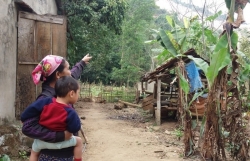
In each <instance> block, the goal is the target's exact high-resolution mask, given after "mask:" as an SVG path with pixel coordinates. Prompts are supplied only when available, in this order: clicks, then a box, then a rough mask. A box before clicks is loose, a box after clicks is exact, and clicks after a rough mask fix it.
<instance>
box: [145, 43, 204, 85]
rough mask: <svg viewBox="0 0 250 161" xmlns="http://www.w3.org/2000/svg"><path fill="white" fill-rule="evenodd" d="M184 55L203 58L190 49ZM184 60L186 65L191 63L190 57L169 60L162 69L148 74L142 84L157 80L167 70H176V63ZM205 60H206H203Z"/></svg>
mask: <svg viewBox="0 0 250 161" xmlns="http://www.w3.org/2000/svg"><path fill="white" fill-rule="evenodd" d="M183 55H191V56H193V57H195V58H201V59H203V58H202V57H200V56H199V55H198V54H197V53H196V52H195V50H194V49H192V48H191V49H189V50H188V51H187V52H185V53H184V54H183ZM180 59H182V60H183V61H184V62H185V63H188V62H189V61H190V59H189V58H188V57H178V58H172V59H170V60H168V61H167V62H166V63H164V64H163V65H161V66H160V67H158V68H156V69H155V71H153V72H150V73H146V74H145V75H144V76H143V77H142V78H141V81H142V82H146V81H148V80H151V79H155V78H156V77H157V76H158V75H159V74H160V73H161V74H164V72H165V71H166V69H168V70H167V71H169V70H170V69H172V68H174V67H175V65H176V63H177V62H178V61H179V60H180ZM203 60H204V59H203Z"/></svg>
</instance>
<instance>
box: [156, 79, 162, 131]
mask: <svg viewBox="0 0 250 161" xmlns="http://www.w3.org/2000/svg"><path fill="white" fill-rule="evenodd" d="M155 121H156V125H157V126H160V125H161V78H157V107H156V109H155Z"/></svg>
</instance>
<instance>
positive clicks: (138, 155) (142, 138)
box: [76, 102, 201, 161]
mask: <svg viewBox="0 0 250 161" xmlns="http://www.w3.org/2000/svg"><path fill="white" fill-rule="evenodd" d="M76 109H77V111H78V114H79V116H80V117H82V116H85V117H86V119H85V120H82V123H83V129H84V132H85V135H86V136H87V138H88V144H87V146H86V149H85V152H84V153H83V156H84V157H83V158H84V161H160V160H168V161H182V160H185V161H195V160H201V159H200V158H199V157H198V156H194V157H191V158H188V159H183V157H182V156H183V155H182V154H183V143H182V141H179V140H178V138H177V136H176V134H174V130H175V129H176V126H177V122H176V121H174V120H172V121H171V120H168V121H165V122H163V124H162V125H161V126H154V125H155V123H154V119H153V117H152V116H150V115H147V114H146V113H145V112H143V111H142V110H141V109H138V108H131V107H129V108H124V109H122V110H115V109H114V104H110V103H107V104H101V103H93V102H78V103H77V106H76Z"/></svg>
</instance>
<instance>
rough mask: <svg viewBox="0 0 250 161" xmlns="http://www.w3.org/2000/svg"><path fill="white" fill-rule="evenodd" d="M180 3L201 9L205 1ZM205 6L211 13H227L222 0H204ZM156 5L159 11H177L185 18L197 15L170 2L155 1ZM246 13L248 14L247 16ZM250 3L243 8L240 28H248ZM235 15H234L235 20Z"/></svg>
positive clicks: (184, 0)
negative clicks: (242, 22) (242, 19)
mask: <svg viewBox="0 0 250 161" xmlns="http://www.w3.org/2000/svg"><path fill="white" fill-rule="evenodd" d="M182 2H185V3H191V4H192V3H193V4H194V5H196V6H199V7H201V8H203V6H204V2H205V0H182ZM206 4H207V5H208V9H209V11H210V12H212V13H216V11H219V10H221V11H222V12H223V14H226V13H227V8H226V5H225V1H224V0H206ZM156 5H158V6H159V7H160V8H161V9H167V10H177V11H179V13H180V14H182V15H185V16H187V17H190V16H192V17H193V16H195V15H197V13H196V12H191V10H190V9H188V8H185V7H182V6H180V5H177V4H175V3H173V1H172V0H156ZM247 13H248V14H247ZM249 13H250V3H248V4H247V6H246V7H245V8H244V17H245V21H246V22H245V23H244V24H242V25H241V28H245V27H247V28H250V16H249ZM236 16H237V14H235V18H236ZM221 23H222V22H216V24H215V25H216V26H220V24H221Z"/></svg>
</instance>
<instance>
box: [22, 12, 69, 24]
mask: <svg viewBox="0 0 250 161" xmlns="http://www.w3.org/2000/svg"><path fill="white" fill-rule="evenodd" d="M19 15H20V18H26V19H30V20H35V21H42V22H49V23H56V24H63V19H64V18H63V17H59V16H56V17H55V16H53V17H52V16H49V15H36V14H30V13H27V12H22V11H20V12H19Z"/></svg>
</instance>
